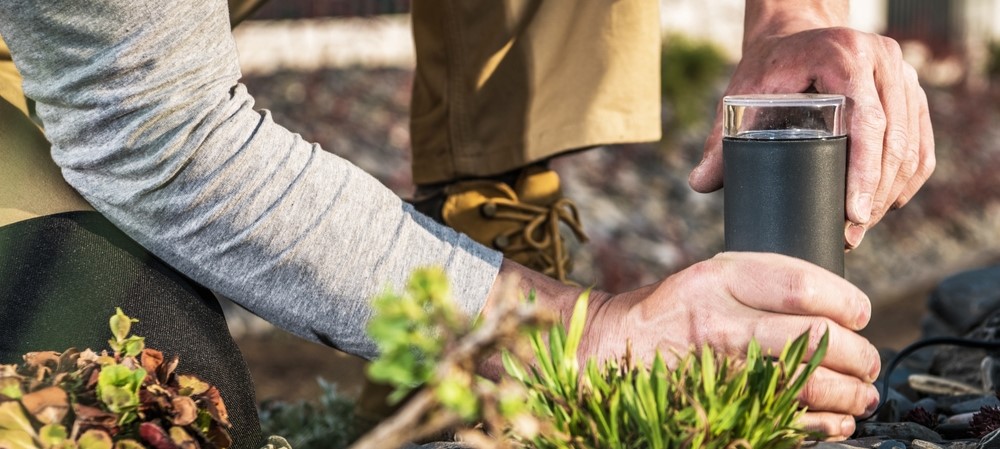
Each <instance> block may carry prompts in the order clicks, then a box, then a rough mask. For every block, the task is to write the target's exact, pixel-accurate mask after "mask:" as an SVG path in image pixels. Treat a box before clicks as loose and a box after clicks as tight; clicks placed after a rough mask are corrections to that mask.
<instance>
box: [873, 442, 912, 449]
mask: <svg viewBox="0 0 1000 449" xmlns="http://www.w3.org/2000/svg"><path fill="white" fill-rule="evenodd" d="M875 449H906V443H904V442H902V441H899V440H885V441H883V442H881V443H879V445H878V446H876V448H875Z"/></svg>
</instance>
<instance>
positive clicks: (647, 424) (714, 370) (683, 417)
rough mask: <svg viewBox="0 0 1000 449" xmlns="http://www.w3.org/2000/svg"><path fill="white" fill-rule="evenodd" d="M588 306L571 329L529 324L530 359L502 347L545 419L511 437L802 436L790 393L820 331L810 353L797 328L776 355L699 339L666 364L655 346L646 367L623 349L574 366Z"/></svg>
mask: <svg viewBox="0 0 1000 449" xmlns="http://www.w3.org/2000/svg"><path fill="white" fill-rule="evenodd" d="M586 309H587V301H586V297H585V296H581V298H580V300H579V301H578V302H577V304H576V308H575V310H574V313H573V318H572V320H571V323H570V329H569V331H568V332H567V331H566V330H565V329H564V327H563V326H562V325H560V324H557V325H555V326H553V328H552V329H551V331H550V332H549V333H548V339H547V340H548V341H546V338H545V336H544V335H543V334H542V333H541V332H539V331H537V330H536V331H534V332H532V333H531V335H530V340H531V346H532V348H533V350H534V356H535V358H536V361H535V363H534V364H533V365H526V364H525V363H524V362H521V361H517V360H515V359H514V358H513V357H511V356H510V355H509V354H505V356H504V367H505V368H506V370H507V373H508V374H510V375H511V376H512V377H514V378H515V379H517V380H518V381H520V382H521V383H523V384H524V386H525V387H526V391H527V392H528V403H529V404H530V408H531V410H532V412H533V413H534V414H535V415H536V416H537V417H538V419H539V420H540V421H541V422H543V423H549V424H551V428H550V429H548V430H547V431H543V432H540V433H538V434H537V435H535V436H532V437H531V438H524V437H523V436H518V435H515V437H516V438H519V439H521V440H522V441H525V442H526V443H531V444H532V445H534V446H535V447H538V448H553V449H555V448H560V449H561V448H609V449H627V448H644V449H666V448H690V449H699V448H720V449H721V448H731V447H747V448H754V449H784V448H793V447H797V446H799V445H800V444H801V443H802V441H803V440H804V439H805V438H806V437H807V436H808V434H807V433H806V432H804V431H803V430H802V429H801V428H800V427H799V426H798V425H797V424H796V421H797V420H798V418H799V417H800V416H801V415H802V414H803V413H804V410H803V409H801V408H799V407H798V402H797V400H796V396H797V395H798V393H799V392H800V391H801V390H802V387H803V386H804V385H805V382H806V380H807V378H808V376H809V375H810V374H811V373H812V372H813V371H814V370H815V369H816V367H817V366H818V365H819V363H820V361H821V360H822V358H823V355H824V354H825V350H826V345H827V338H828V335H824V336H823V339H822V341H821V342H820V345H819V348H818V350H817V351H815V352H814V353H813V355H812V357H810V358H809V359H808V360H806V350H807V345H808V335H802V336H800V337H799V338H797V339H795V340H794V341H792V342H791V343H789V344H788V345H787V346H786V347H785V349H784V350H783V351H782V353H781V355H780V356H779V357H778V358H777V359H776V360H775V359H773V358H771V357H768V356H767V355H766V354H763V353H762V352H761V348H760V346H759V345H758V344H757V343H756V342H751V344H750V346H749V348H747V357H746V359H745V360H741V361H733V360H730V359H727V358H724V357H721V356H719V355H717V354H714V353H713V351H712V350H711V348H709V347H707V346H706V347H704V348H703V349H702V350H701V352H700V354H694V353H692V354H689V355H687V356H685V357H682V358H681V359H680V361H679V362H678V365H677V367H676V368H674V369H670V368H668V367H667V364H666V362H665V360H664V358H663V357H661V356H660V355H659V354H657V356H656V357H655V359H654V360H653V362H652V365H651V366H650V367H646V366H645V365H643V364H642V363H641V362H638V361H635V360H633V359H631V358H629V357H628V356H627V355H626V357H625V358H624V359H623V360H621V361H615V360H609V361H607V362H606V363H604V364H598V363H597V362H596V361H594V360H593V359H590V360H588V361H587V363H586V365H585V368H584V369H583V372H582V373H581V372H580V368H579V366H580V364H579V361H578V359H577V355H576V354H577V349H578V348H579V345H580V339H581V338H582V335H583V330H584V329H583V322H584V317H585V316H586ZM803 363H805V365H804V368H803V365H802V364H803ZM800 368H803V369H801V370H800Z"/></svg>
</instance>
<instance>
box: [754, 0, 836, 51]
mask: <svg viewBox="0 0 1000 449" xmlns="http://www.w3.org/2000/svg"><path fill="white" fill-rule="evenodd" d="M849 12H850V8H849V4H848V1H847V0H836V1H824V0H801V1H799V0H796V1H791V0H746V8H745V16H744V23H743V49H744V52H746V49H747V47H748V46H749V45H751V44H753V43H754V42H757V41H759V40H761V39H765V38H768V37H773V36H787V35H789V34H794V33H798V32H800V31H806V30H812V29H817V28H830V27H840V26H847V24H848V13H849Z"/></svg>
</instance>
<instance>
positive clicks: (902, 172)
mask: <svg viewBox="0 0 1000 449" xmlns="http://www.w3.org/2000/svg"><path fill="white" fill-rule="evenodd" d="M907 156H908V157H907V158H906V159H904V160H903V163H902V164H901V165H900V166H899V177H901V178H903V179H910V178H912V177H913V176H914V175H916V174H917V169H919V167H920V160H919V159H918V155H917V154H915V153H908V154H907Z"/></svg>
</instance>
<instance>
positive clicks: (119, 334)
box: [109, 307, 139, 342]
mask: <svg viewBox="0 0 1000 449" xmlns="http://www.w3.org/2000/svg"><path fill="white" fill-rule="evenodd" d="M109 322H110V324H111V335H112V336H114V337H115V341H117V342H121V341H123V340H125V338H126V337H128V333H129V331H130V330H131V329H132V323H138V322H139V320H137V319H134V318H129V316H128V315H125V312H122V309H121V307H115V314H114V315H112V316H111V319H110V321H109Z"/></svg>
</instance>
